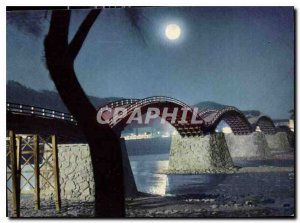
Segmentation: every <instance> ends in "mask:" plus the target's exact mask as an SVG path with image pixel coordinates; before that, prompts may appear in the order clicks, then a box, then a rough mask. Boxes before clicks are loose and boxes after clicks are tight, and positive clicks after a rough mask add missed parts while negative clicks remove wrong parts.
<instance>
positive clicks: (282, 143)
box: [266, 132, 291, 151]
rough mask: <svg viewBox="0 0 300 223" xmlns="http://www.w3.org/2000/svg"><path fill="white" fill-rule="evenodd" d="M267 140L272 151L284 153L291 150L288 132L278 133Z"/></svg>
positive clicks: (268, 136)
mask: <svg viewBox="0 0 300 223" xmlns="http://www.w3.org/2000/svg"><path fill="white" fill-rule="evenodd" d="M266 140H267V142H268V145H269V147H270V149H271V151H280V150H282V151H284V150H290V149H291V145H290V143H289V140H288V136H287V133H286V132H277V133H275V134H273V135H266Z"/></svg>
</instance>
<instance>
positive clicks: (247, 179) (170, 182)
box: [129, 154, 294, 203]
mask: <svg viewBox="0 0 300 223" xmlns="http://www.w3.org/2000/svg"><path fill="white" fill-rule="evenodd" d="M168 158H169V155H168V154H160V155H141V156H129V159H130V164H131V167H132V171H133V174H134V178H135V182H136V185H137V188H138V190H139V191H141V192H146V193H151V194H158V195H165V196H174V195H194V196H197V195H201V194H206V195H220V194H222V195H224V196H225V195H226V196H233V197H234V196H235V197H237V198H239V197H245V196H249V195H251V196H262V195H263V196H265V197H266V196H267V197H270V198H272V199H274V200H276V202H280V203H293V199H294V175H293V173H292V172H267V173H266V172H255V173H235V174H195V175H183V174H176V175H175V174H173V175H166V174H162V173H163V172H165V171H166V170H167V169H168ZM235 164H236V165H239V166H241V167H243V166H261V165H264V166H270V165H272V166H281V167H282V166H293V160H284V161H280V160H269V161H236V162H235Z"/></svg>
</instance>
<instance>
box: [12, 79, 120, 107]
mask: <svg viewBox="0 0 300 223" xmlns="http://www.w3.org/2000/svg"><path fill="white" fill-rule="evenodd" d="M89 99H90V101H91V102H92V104H93V105H94V106H95V107H99V106H101V105H105V104H107V103H109V102H112V101H116V100H119V99H121V98H117V97H109V98H98V97H93V96H89ZM6 101H8V102H11V103H18V104H25V105H26V104H27V105H33V106H37V107H43V108H48V109H53V110H56V111H61V112H69V111H68V109H67V108H66V106H65V105H64V103H63V101H62V100H61V98H60V96H59V95H58V93H57V92H54V91H46V90H43V91H36V90H33V89H31V88H28V87H25V86H24V85H22V84H20V83H19V82H16V81H8V82H7V84H6Z"/></svg>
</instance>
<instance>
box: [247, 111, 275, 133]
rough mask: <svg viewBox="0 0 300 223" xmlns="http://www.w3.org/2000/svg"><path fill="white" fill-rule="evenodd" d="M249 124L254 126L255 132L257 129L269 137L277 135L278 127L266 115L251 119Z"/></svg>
mask: <svg viewBox="0 0 300 223" xmlns="http://www.w3.org/2000/svg"><path fill="white" fill-rule="evenodd" d="M249 122H250V123H251V125H252V128H253V130H254V131H255V130H256V128H257V127H259V129H260V130H261V131H262V132H263V133H264V134H267V135H273V134H275V133H276V127H275V125H274V122H273V120H272V119H271V118H270V117H268V116H265V115H261V116H258V117H253V118H249Z"/></svg>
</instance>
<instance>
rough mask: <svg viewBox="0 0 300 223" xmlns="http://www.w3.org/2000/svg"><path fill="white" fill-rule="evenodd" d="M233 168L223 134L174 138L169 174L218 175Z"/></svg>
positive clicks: (177, 136) (176, 136)
mask: <svg viewBox="0 0 300 223" xmlns="http://www.w3.org/2000/svg"><path fill="white" fill-rule="evenodd" d="M233 168H234V166H233V162H232V159H231V157H230V153H229V151H228V147H227V145H226V141H225V137H224V134H223V133H216V134H211V135H205V136H190V137H182V136H180V135H175V136H173V137H172V142H171V150H170V158H169V170H168V172H169V173H175V174H184V173H187V174H189V173H218V172H226V171H228V170H233Z"/></svg>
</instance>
